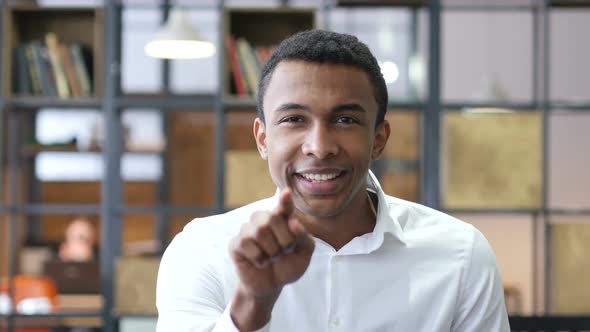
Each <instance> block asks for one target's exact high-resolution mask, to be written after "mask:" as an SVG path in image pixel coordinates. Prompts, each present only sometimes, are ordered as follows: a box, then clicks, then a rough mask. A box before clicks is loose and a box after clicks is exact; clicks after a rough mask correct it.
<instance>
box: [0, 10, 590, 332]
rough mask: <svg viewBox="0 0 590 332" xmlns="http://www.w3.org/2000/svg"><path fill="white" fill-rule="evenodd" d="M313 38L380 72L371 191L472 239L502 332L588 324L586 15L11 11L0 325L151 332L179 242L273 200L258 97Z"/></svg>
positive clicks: (3, 37) (589, 17)
mask: <svg viewBox="0 0 590 332" xmlns="http://www.w3.org/2000/svg"><path fill="white" fill-rule="evenodd" d="M312 28H321V29H327V30H333V31H338V32H345V33H350V34H353V35H355V36H357V37H358V38H359V39H360V40H361V41H363V42H365V43H366V44H367V45H368V46H369V47H370V49H371V50H372V52H373V53H374V54H375V56H376V57H377V59H378V61H379V63H380V65H381V69H382V73H383V75H384V78H385V80H386V82H387V88H388V91H389V112H388V114H387V118H388V120H389V122H390V123H391V124H392V135H391V138H390V141H389V143H388V146H387V150H386V155H385V158H383V159H382V160H380V161H377V162H375V163H374V164H373V167H372V169H373V171H374V172H375V173H376V174H377V175H378V177H379V178H380V180H381V183H382V186H383V187H384V190H385V191H386V192H387V193H388V194H390V195H393V196H396V197H399V198H403V199H407V200H410V201H415V202H420V203H423V204H426V205H428V206H431V207H434V208H436V209H440V210H443V211H445V212H447V213H449V214H451V215H453V216H456V217H458V218H460V219H462V220H464V221H465V222H468V223H471V224H473V225H474V226H475V227H477V228H478V229H479V230H481V231H482V232H483V233H484V235H485V236H486V237H487V238H488V240H489V241H490V243H491V245H492V247H493V249H494V251H495V253H496V256H497V259H498V263H499V266H500V270H501V273H502V276H503V280H504V291H505V297H506V302H507V307H508V310H509V314H510V318H511V323H512V328H513V329H514V330H528V331H537V330H539V331H540V330H544V331H550V330H561V331H577V330H583V329H587V330H590V287H588V286H587V280H588V279H589V277H590V260H589V259H588V256H587V252H588V250H589V249H590V226H589V225H590V175H589V174H588V170H589V169H590V152H589V151H590V150H589V148H588V144H589V143H590V112H588V111H590V66H589V65H588V63H587V62H588V59H590V43H588V42H587V39H588V37H587V34H588V33H589V32H590V1H585V0H577V1H576V0H554V1H549V0H430V1H427V0H413V1H412V0H380V1H377V0H375V1H370V0H367V1H355V0H332V1H330V0H324V1H312V0H291V1H288V0H287V1H285V0H283V1H276V0H275V1H270V0H258V1H254V0H249V1H248V0H233V1H232V0H227V1H216V0H176V1H175V0H169V1H164V0H112V1H109V0H104V1H101V0H37V1H28V0H18V1H14V0H13V1H9V0H4V1H2V7H1V15H0V43H1V45H2V53H1V54H0V73H1V75H2V80H1V82H0V91H1V94H0V109H1V112H2V113H1V116H0V139H1V140H2V144H1V145H0V152H1V153H0V156H1V162H0V165H1V166H2V176H1V177H0V187H1V188H2V190H0V204H1V205H0V215H1V217H2V218H1V219H0V276H1V277H2V283H0V331H5V330H18V331H91V330H94V331H102V330H104V331H119V330H120V331H153V330H154V327H155V321H156V309H155V305H154V303H155V294H154V289H155V288H154V287H155V281H156V275H157V268H158V264H159V257H160V255H161V253H162V252H163V250H164V249H165V248H166V246H167V244H168V243H169V241H170V240H171V239H172V238H173V237H174V235H175V234H177V233H178V232H179V231H181V230H182V227H183V226H184V225H185V224H186V223H188V222H189V221H190V220H192V219H193V218H195V217H200V216H206V215H210V214H214V213H221V212H224V211H228V210H230V209H233V208H235V207H238V206H241V205H243V204H246V203H249V202H252V201H254V200H256V199H259V198H263V197H267V196H270V195H272V194H273V193H274V191H275V188H274V185H273V184H272V182H271V181H270V177H269V176H268V173H267V171H266V164H265V162H264V161H263V160H261V159H260V158H259V156H258V152H257V150H256V145H255V142H254V139H253V137H252V134H251V133H252V129H251V128H252V121H253V119H254V118H255V116H256V111H255V108H256V104H255V100H254V98H253V95H254V94H255V92H256V83H257V80H258V77H259V75H260V68H261V66H262V65H264V63H265V61H266V60H268V57H269V56H270V54H272V51H273V49H274V47H276V45H277V44H278V43H279V42H280V41H281V40H282V39H284V38H285V37H287V36H289V35H291V34H293V33H295V32H297V31H302V30H307V29H312ZM179 39H182V40H185V42H186V43H185V44H181V45H177V44H174V43H171V41H172V40H179ZM198 255H199V253H196V254H195V258H196V259H198ZM519 327H520V328H519Z"/></svg>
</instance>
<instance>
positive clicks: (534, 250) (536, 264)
mask: <svg viewBox="0 0 590 332" xmlns="http://www.w3.org/2000/svg"><path fill="white" fill-rule="evenodd" d="M538 224H539V214H538V213H536V212H535V213H533V223H532V227H531V231H532V232H533V234H532V235H533V244H532V254H533V255H532V259H533V273H532V277H533V280H532V287H531V288H532V294H533V312H532V314H533V315H537V302H538V301H539V296H538V294H537V292H538V290H539V276H538V274H537V273H538V269H539V262H538V259H539V254H538V250H539V248H538V246H539V236H538V231H537V230H538Z"/></svg>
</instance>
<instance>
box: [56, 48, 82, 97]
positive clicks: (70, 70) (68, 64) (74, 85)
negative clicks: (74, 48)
mask: <svg viewBox="0 0 590 332" xmlns="http://www.w3.org/2000/svg"><path fill="white" fill-rule="evenodd" d="M59 56H60V58H61V60H62V63H63V68H64V71H65V73H66V78H67V80H68V86H69V87H70V92H71V95H72V97H80V96H81V95H82V91H81V88H80V82H79V81H78V75H76V69H75V68H74V61H73V59H72V54H71V53H70V50H69V48H68V47H67V46H65V45H59Z"/></svg>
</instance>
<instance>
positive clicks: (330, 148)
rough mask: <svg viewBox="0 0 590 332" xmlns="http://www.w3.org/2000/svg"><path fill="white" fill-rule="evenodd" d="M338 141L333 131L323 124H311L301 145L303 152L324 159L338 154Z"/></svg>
mask: <svg viewBox="0 0 590 332" xmlns="http://www.w3.org/2000/svg"><path fill="white" fill-rule="evenodd" d="M338 149H339V147H338V143H337V140H336V137H335V133H333V132H331V130H330V128H327V127H326V126H323V125H315V126H312V127H311V128H310V129H309V131H308V132H307V133H306V135H305V141H304V143H303V146H302V151H303V154H305V155H306V156H314V157H316V158H318V159H326V158H329V157H332V156H335V155H337V154H338Z"/></svg>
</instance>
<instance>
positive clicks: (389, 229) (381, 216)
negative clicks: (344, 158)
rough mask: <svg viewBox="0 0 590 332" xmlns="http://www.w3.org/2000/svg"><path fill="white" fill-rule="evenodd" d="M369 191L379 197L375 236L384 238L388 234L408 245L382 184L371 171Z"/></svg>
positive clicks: (368, 179)
mask: <svg viewBox="0 0 590 332" xmlns="http://www.w3.org/2000/svg"><path fill="white" fill-rule="evenodd" d="M367 190H369V191H372V192H374V193H375V194H376V195H377V198H378V201H379V206H378V207H377V222H376V223H375V229H374V230H373V234H374V235H377V236H382V235H384V234H386V233H389V234H391V235H392V236H393V237H395V238H397V239H398V240H399V241H400V242H401V243H403V244H406V241H405V239H404V234H403V230H402V227H401V225H400V223H399V221H398V220H396V219H395V218H394V213H392V212H393V211H391V209H392V207H391V205H390V204H389V203H388V202H387V198H386V195H385V192H384V191H383V189H381V184H380V183H379V180H377V177H376V176H375V174H373V172H371V171H369V174H368V175H367Z"/></svg>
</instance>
